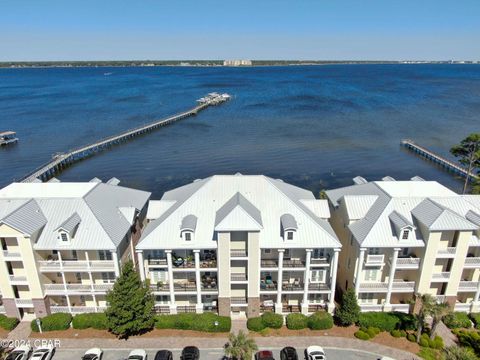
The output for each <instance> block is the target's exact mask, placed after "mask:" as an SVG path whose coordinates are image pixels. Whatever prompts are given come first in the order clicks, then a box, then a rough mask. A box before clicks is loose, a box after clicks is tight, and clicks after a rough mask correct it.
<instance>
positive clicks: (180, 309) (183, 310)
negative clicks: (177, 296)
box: [177, 305, 197, 313]
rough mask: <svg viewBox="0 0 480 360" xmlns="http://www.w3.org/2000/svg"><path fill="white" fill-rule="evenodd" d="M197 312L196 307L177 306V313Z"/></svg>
mask: <svg viewBox="0 0 480 360" xmlns="http://www.w3.org/2000/svg"><path fill="white" fill-rule="evenodd" d="M195 312H197V307H196V305H178V306H177V313H195Z"/></svg>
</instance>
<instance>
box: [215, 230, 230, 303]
mask: <svg viewBox="0 0 480 360" xmlns="http://www.w3.org/2000/svg"><path fill="white" fill-rule="evenodd" d="M217 257H218V259H217V265H218V297H230V233H229V232H220V233H218V255H217Z"/></svg>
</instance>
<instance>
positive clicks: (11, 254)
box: [3, 250, 22, 260]
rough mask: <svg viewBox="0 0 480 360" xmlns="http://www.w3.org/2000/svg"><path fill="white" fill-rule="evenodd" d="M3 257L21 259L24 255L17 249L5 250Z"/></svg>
mask: <svg viewBox="0 0 480 360" xmlns="http://www.w3.org/2000/svg"><path fill="white" fill-rule="evenodd" d="M3 257H4V258H5V259H6V260H10V259H20V258H21V257H22V255H21V254H20V253H19V252H16V251H8V250H3Z"/></svg>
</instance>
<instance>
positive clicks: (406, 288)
mask: <svg viewBox="0 0 480 360" xmlns="http://www.w3.org/2000/svg"><path fill="white" fill-rule="evenodd" d="M360 291H361V292H387V291H388V283H387V282H366V283H361V284H360ZM411 291H415V281H394V282H393V284H392V292H411Z"/></svg>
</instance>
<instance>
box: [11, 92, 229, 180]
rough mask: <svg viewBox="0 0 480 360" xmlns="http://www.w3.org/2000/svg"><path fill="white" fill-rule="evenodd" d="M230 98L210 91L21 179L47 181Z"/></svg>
mask: <svg viewBox="0 0 480 360" xmlns="http://www.w3.org/2000/svg"><path fill="white" fill-rule="evenodd" d="M228 100H230V95H228V94H218V93H210V94H208V95H207V96H205V97H202V98H201V99H199V100H197V102H198V105H197V106H195V107H194V108H193V109H190V110H188V111H185V112H182V113H180V114H177V115H174V116H170V117H168V118H166V119H162V120H157V121H154V122H152V123H150V124H147V125H143V126H139V127H136V128H133V129H130V130H127V131H125V132H122V133H120V134H117V135H113V136H109V137H107V138H104V139H101V140H98V141H96V142H94V143H92V144H89V145H85V146H81V147H79V148H76V149H73V150H71V151H69V152H67V153H62V154H57V155H55V156H54V157H53V158H52V160H50V161H49V162H47V163H46V164H43V165H42V166H40V167H38V168H36V169H35V170H33V171H32V172H30V173H29V174H27V175H26V176H25V177H23V178H22V179H21V180H20V181H21V182H35V181H39V180H40V181H47V180H49V179H51V178H52V177H53V176H54V175H55V174H57V173H59V172H61V171H62V170H63V169H65V168H67V167H69V166H70V165H72V164H73V163H75V162H77V161H80V160H82V159H84V158H87V157H90V156H92V155H94V154H95V153H97V152H100V151H103V150H105V149H107V148H109V147H111V146H113V145H117V144H120V143H122V142H125V141H127V140H130V139H132V138H135V137H137V136H139V135H142V134H145V133H148V132H150V131H152V130H155V129H157V128H159V127H162V126H166V125H169V124H172V123H174V122H176V121H178V120H182V119H185V118H187V117H190V116H193V115H196V114H198V112H200V111H202V110H204V109H206V108H207V107H209V106H212V105H218V104H221V103H223V102H225V101H228Z"/></svg>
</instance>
